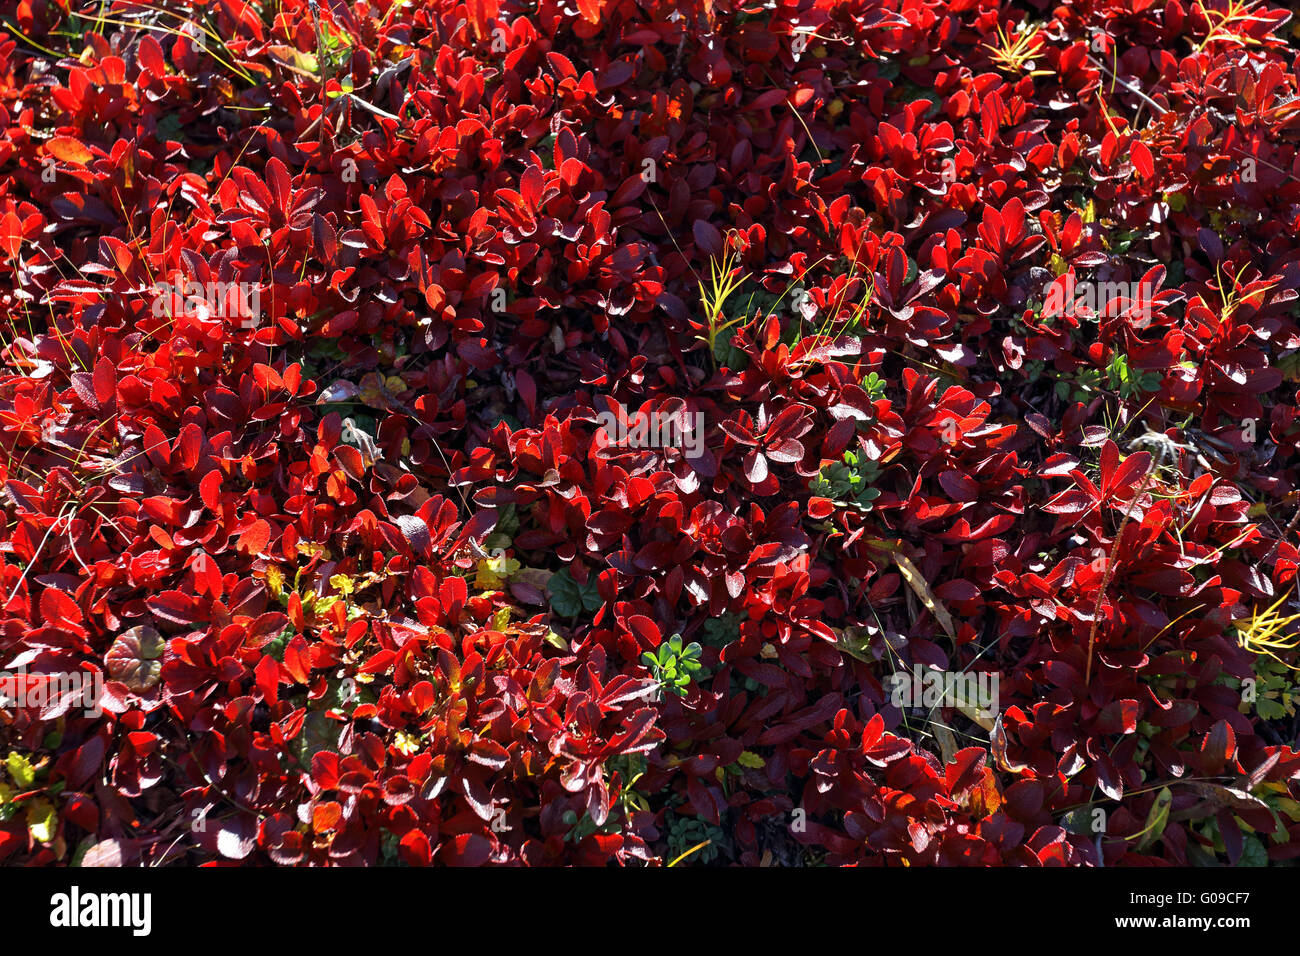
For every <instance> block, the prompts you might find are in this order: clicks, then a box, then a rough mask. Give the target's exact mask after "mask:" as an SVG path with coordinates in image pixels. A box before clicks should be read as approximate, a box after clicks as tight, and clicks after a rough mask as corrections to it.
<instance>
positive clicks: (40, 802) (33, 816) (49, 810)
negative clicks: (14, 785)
mask: <svg viewBox="0 0 1300 956" xmlns="http://www.w3.org/2000/svg"><path fill="white" fill-rule="evenodd" d="M58 822H59V821H58V814H57V813H55V811H54V804H52V803H50V802H49V801H48V800H45V799H43V798H39V797H38V798H37V799H35V800H33V801H32V802H31V803H29V804H27V830H28V832H29V833H31V835H32V839H33V840H37V841H39V842H41V843H49V842H50V841H51V840H53V839H54V828H55V826H56V825H57V824H58Z"/></svg>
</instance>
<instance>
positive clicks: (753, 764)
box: [736, 750, 767, 770]
mask: <svg viewBox="0 0 1300 956" xmlns="http://www.w3.org/2000/svg"><path fill="white" fill-rule="evenodd" d="M736 763H738V764H740V765H741V766H742V767H749V768H750V769H751V770H759V769H761V768H763V767H766V766H767V761H766V760H764V759H763V758H762V757H760V756H759V755H758V754H756V753H754V752H753V751H752V750H746V751H744V752H742V753H741V755H740V756H739V757H737V758H736Z"/></svg>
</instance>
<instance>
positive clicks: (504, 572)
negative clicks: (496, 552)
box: [474, 555, 519, 591]
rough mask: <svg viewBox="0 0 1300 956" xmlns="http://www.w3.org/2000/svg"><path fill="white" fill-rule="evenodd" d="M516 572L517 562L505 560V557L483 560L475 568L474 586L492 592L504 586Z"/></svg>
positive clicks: (512, 559) (517, 568)
mask: <svg viewBox="0 0 1300 956" xmlns="http://www.w3.org/2000/svg"><path fill="white" fill-rule="evenodd" d="M518 570H519V562H518V561H516V560H515V559H514V558H507V557H506V556H505V555H501V556H500V557H496V558H483V559H482V560H481V561H479V563H478V565H477V566H476V572H477V573H476V574H475V575H474V586H475V587H477V588H487V589H488V590H493V591H494V590H496V589H498V588H500V587H501V586H502V585H503V584H505V583H506V581H507V580H509V578H510V577H511V575H513V574H514V573H515V572H516V571H518Z"/></svg>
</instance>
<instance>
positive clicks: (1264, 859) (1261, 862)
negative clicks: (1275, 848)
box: [1237, 836, 1268, 867]
mask: <svg viewBox="0 0 1300 956" xmlns="http://www.w3.org/2000/svg"><path fill="white" fill-rule="evenodd" d="M1237 866H1252V867H1254V866H1268V850H1266V849H1264V843H1263V841H1262V840H1260V839H1259V837H1257V836H1246V837H1243V838H1242V841H1241V859H1239V860H1238V861H1237Z"/></svg>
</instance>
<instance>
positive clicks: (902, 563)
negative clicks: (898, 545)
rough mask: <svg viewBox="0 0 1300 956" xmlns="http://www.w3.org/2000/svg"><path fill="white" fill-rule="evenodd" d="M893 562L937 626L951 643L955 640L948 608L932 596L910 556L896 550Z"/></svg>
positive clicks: (954, 631)
mask: <svg viewBox="0 0 1300 956" xmlns="http://www.w3.org/2000/svg"><path fill="white" fill-rule="evenodd" d="M894 563H895V564H897V565H898V570H899V571H901V572H902V574H903V580H904V581H906V582H907V586H908V587H910V588H911V589H912V590H913V591H915V592H916V596H917V597H918V598H920V599H921V603H922V604H924V605H925V607H926V610H928V611H929V612H930V613H931V614H933V615H934V619H935V620H936V621H938V622H939V626H940V627H942V628H943V629H944V632H945V633H946V634H947V635H948V636H949V637H950V638H952V641H953V643H954V644H955V643H956V642H957V631H956V630H955V629H954V628H953V626H952V618H951V617H949V616H948V609H947V608H945V607H944V606H943V605H942V604H940V603H939V599H938V598H937V597H935V596H934V592H933V591H931V590H930V585H928V584H927V583H926V582H925V578H923V577H921V572H920V571H918V570H917V569H916V565H914V564H913V563H912V561H911V559H910V558H908V557H907V556H906V555H904V554H900V553H898V552H897V551H895V552H894Z"/></svg>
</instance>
